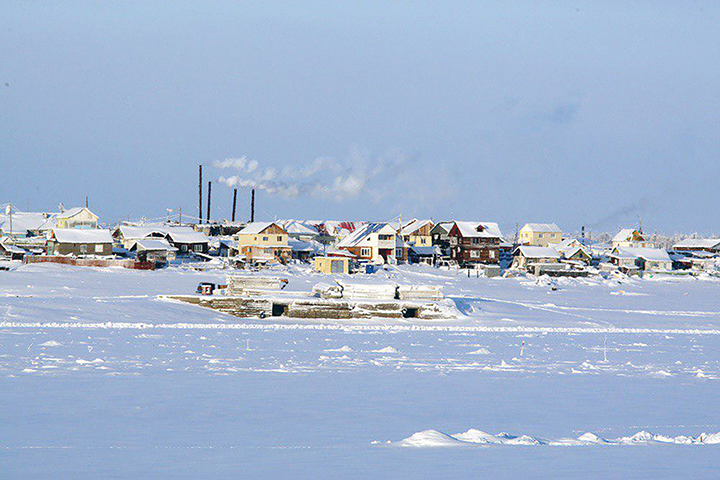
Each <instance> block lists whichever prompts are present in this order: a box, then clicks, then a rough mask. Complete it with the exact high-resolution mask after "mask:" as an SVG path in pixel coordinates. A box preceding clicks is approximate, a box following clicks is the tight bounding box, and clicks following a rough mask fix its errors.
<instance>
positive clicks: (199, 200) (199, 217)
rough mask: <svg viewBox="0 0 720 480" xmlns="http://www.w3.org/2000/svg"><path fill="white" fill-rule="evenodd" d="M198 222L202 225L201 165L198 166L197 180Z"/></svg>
mask: <svg viewBox="0 0 720 480" xmlns="http://www.w3.org/2000/svg"><path fill="white" fill-rule="evenodd" d="M198 222H199V223H202V165H200V179H199V180H198Z"/></svg>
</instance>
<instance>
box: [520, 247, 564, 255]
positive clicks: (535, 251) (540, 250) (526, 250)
mask: <svg viewBox="0 0 720 480" xmlns="http://www.w3.org/2000/svg"><path fill="white" fill-rule="evenodd" d="M515 252H516V253H517V252H520V253H521V254H522V256H523V257H525V258H560V253H559V252H558V251H557V250H555V249H554V248H552V247H535V246H532V245H522V246H519V247H518V248H517V249H515Z"/></svg>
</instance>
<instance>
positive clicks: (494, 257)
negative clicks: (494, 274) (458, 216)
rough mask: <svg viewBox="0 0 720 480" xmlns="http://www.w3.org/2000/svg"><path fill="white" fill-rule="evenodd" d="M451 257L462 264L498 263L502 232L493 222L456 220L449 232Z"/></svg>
mask: <svg viewBox="0 0 720 480" xmlns="http://www.w3.org/2000/svg"><path fill="white" fill-rule="evenodd" d="M448 236H449V243H450V259H451V260H454V261H456V262H457V263H458V265H460V266H470V265H475V264H480V263H484V264H497V263H498V262H499V260H500V243H501V242H502V232H500V227H499V226H498V224H497V223H493V222H454V223H453V226H452V228H451V229H450V233H449V235H448Z"/></svg>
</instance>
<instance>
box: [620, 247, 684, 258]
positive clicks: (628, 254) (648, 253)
mask: <svg viewBox="0 0 720 480" xmlns="http://www.w3.org/2000/svg"><path fill="white" fill-rule="evenodd" d="M610 256H611V257H615V258H642V259H643V260H647V261H651V262H670V261H672V260H671V258H670V255H668V252H666V251H665V250H662V249H660V248H644V247H615V248H613V250H612V252H611V253H610Z"/></svg>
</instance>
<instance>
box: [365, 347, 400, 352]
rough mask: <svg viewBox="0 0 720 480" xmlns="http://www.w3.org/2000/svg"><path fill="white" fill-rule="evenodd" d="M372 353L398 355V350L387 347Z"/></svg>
mask: <svg viewBox="0 0 720 480" xmlns="http://www.w3.org/2000/svg"><path fill="white" fill-rule="evenodd" d="M371 352H372V353H397V350H395V349H394V348H393V347H390V346H388V347H385V348H381V349H379V350H371Z"/></svg>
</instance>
